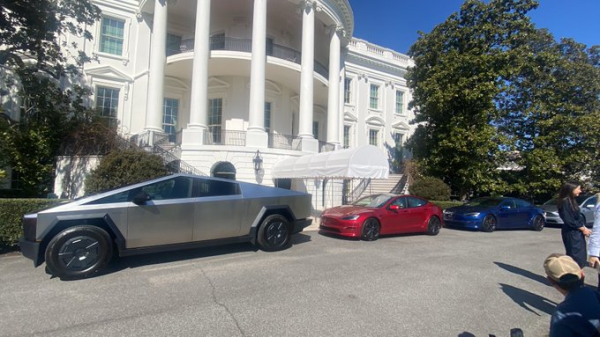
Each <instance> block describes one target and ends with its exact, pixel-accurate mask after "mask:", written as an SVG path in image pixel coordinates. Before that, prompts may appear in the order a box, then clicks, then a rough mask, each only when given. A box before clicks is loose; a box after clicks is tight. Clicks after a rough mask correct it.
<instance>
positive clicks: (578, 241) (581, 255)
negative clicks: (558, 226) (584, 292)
mask: <svg viewBox="0 0 600 337" xmlns="http://www.w3.org/2000/svg"><path fill="white" fill-rule="evenodd" d="M561 234H562V240H563V243H564V245H565V251H566V254H567V255H569V256H570V257H572V258H573V260H575V262H577V264H578V265H579V267H581V268H583V267H584V266H586V265H587V251H586V248H585V236H584V235H583V233H582V232H581V231H579V230H567V231H562V233H561Z"/></svg>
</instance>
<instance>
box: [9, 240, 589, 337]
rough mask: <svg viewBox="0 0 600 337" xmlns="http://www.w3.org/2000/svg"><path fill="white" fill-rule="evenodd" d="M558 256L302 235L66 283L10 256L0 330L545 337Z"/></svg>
mask: <svg viewBox="0 0 600 337" xmlns="http://www.w3.org/2000/svg"><path fill="white" fill-rule="evenodd" d="M560 251H562V244H561V242H560V230H559V229H553V228H546V229H545V230H544V231H543V232H541V233H538V232H533V231H498V232H495V233H491V234H488V233H478V232H466V231H459V230H451V229H444V230H442V232H441V233H440V235H439V236H437V237H429V236H425V235H413V236H395V237H387V238H382V239H380V240H378V241H376V242H361V241H350V240H343V239H337V238H331V237H326V236H322V235H320V234H318V233H317V232H316V231H307V232H304V233H302V234H299V235H297V236H296V237H295V245H294V246H293V247H292V248H291V249H288V250H286V251H283V252H276V253H266V252H262V251H256V250H254V248H253V247H252V246H250V245H248V244H239V245H232V246H227V247H221V248H211V249H200V250H194V251H187V252H183V253H177V254H173V253H171V254H162V255H150V256H143V257H130V258H124V259H121V260H119V261H117V263H116V264H114V266H113V268H111V270H110V271H109V272H108V273H106V274H104V275H101V276H97V277H95V278H91V279H87V280H79V281H69V282H66V281H60V280H59V279H51V278H49V276H48V275H46V274H45V273H44V269H43V267H42V268H37V269H34V268H33V267H32V265H31V262H30V261H29V260H26V259H25V258H23V257H21V256H19V255H16V254H13V255H7V256H3V257H0V285H1V287H2V291H1V293H0V317H1V320H0V322H1V323H0V335H1V336H31V335H36V336H461V337H468V336H485V337H487V336H488V335H489V334H495V335H496V336H498V337H500V336H509V331H510V329H511V328H514V327H519V328H521V329H523V330H524V332H525V336H526V337H533V336H544V335H545V334H546V333H547V328H548V322H549V314H550V313H551V312H552V311H553V309H554V307H555V305H556V303H558V302H559V301H561V296H560V294H559V293H558V292H556V291H555V290H554V289H553V288H550V287H549V286H548V285H547V284H546V282H545V279H544V277H543V276H542V275H543V269H542V261H543V259H544V258H545V257H546V256H547V255H548V254H549V253H552V252H560ZM588 274H589V275H588V280H587V283H588V284H594V285H595V284H596V282H597V278H596V277H597V276H596V275H595V274H594V273H593V272H592V270H589V272H588Z"/></svg>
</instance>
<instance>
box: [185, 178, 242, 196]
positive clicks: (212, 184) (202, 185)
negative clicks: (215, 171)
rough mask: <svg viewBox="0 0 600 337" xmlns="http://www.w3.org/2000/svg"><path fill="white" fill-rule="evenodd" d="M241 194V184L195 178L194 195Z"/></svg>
mask: <svg viewBox="0 0 600 337" xmlns="http://www.w3.org/2000/svg"><path fill="white" fill-rule="evenodd" d="M238 194H240V186H239V185H238V184H237V183H234V182H231V183H230V182H227V181H220V180H208V179H195V180H194V186H193V190H192V195H193V196H194V197H200V198H202V197H219V196H227V195H238Z"/></svg>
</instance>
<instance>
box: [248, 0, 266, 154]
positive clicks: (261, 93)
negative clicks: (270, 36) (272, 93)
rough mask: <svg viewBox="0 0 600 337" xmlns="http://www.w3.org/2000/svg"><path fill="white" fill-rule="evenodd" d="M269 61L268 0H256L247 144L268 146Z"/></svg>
mask: <svg viewBox="0 0 600 337" xmlns="http://www.w3.org/2000/svg"><path fill="white" fill-rule="evenodd" d="M266 63H267V0H254V16H253V20H252V61H251V63H250V106H249V116H248V133H247V134H246V146H248V147H267V145H268V135H267V133H266V132H265V68H266Z"/></svg>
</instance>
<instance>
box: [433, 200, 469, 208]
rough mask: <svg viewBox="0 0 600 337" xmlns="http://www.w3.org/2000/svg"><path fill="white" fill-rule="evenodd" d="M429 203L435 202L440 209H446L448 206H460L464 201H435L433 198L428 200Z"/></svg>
mask: <svg viewBox="0 0 600 337" xmlns="http://www.w3.org/2000/svg"><path fill="white" fill-rule="evenodd" d="M430 202H431V203H433V204H436V205H438V206H440V207H441V208H442V209H446V208H450V207H454V206H461V205H464V204H465V203H464V202H460V201H435V200H430Z"/></svg>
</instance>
